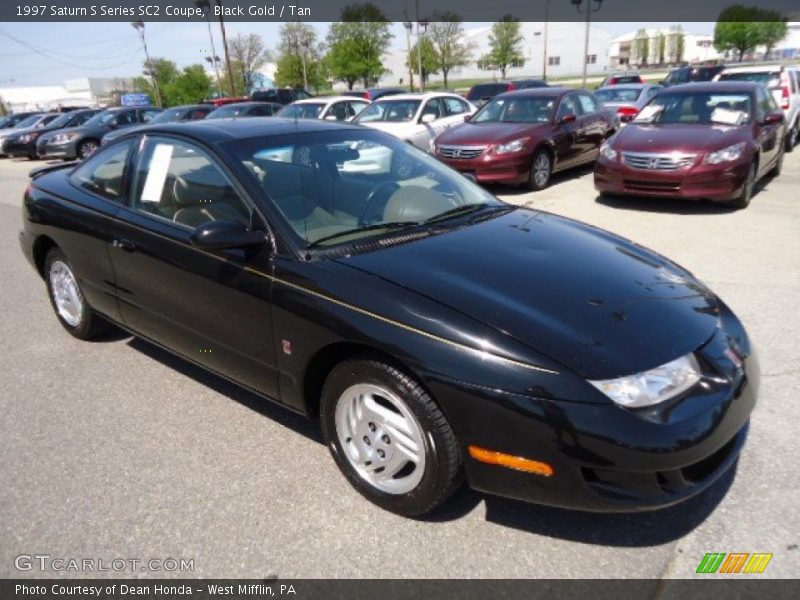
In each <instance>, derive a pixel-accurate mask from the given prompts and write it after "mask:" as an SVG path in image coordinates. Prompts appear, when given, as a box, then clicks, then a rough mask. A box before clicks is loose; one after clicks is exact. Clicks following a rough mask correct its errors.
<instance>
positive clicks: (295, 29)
mask: <svg viewBox="0 0 800 600" xmlns="http://www.w3.org/2000/svg"><path fill="white" fill-rule="evenodd" d="M280 36H281V41H280V43H279V44H278V61H277V63H278V64H277V67H278V70H277V71H276V72H275V82H276V83H277V84H278V85H280V86H289V87H312V88H314V89H321V88H325V87H328V85H327V81H326V79H327V72H326V69H325V65H324V63H323V61H322V52H323V46H322V44H321V43H320V42H319V41H318V40H317V30H316V29H314V27H312V26H311V25H309V24H308V23H300V22H297V23H284V24H283V25H282V26H281V30H280Z"/></svg>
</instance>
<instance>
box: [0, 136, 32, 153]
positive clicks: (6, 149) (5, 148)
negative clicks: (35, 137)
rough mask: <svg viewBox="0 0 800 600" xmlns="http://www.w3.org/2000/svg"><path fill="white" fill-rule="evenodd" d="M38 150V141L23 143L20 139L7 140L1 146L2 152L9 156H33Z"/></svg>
mask: <svg viewBox="0 0 800 600" xmlns="http://www.w3.org/2000/svg"><path fill="white" fill-rule="evenodd" d="M35 152H36V142H27V143H24V144H23V143H22V142H18V141H12V140H6V141H5V142H3V144H2V147H1V148H0V154H7V155H8V156H14V157H16V156H33V155H34V153H35Z"/></svg>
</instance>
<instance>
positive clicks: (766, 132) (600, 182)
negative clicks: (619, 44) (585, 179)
mask: <svg viewBox="0 0 800 600" xmlns="http://www.w3.org/2000/svg"><path fill="white" fill-rule="evenodd" d="M783 120H784V119H783V112H782V111H781V109H780V107H778V105H777V104H776V102H775V99H774V98H773V97H772V95H771V94H770V93H769V92H768V91H767V90H766V88H764V87H763V86H761V85H760V84H756V83H746V82H736V83H707V84H700V83H692V84H685V85H678V86H675V87H672V88H669V89H668V90H667V91H663V92H661V93H660V94H659V95H658V96H656V97H655V98H653V100H651V101H650V102H649V103H648V104H647V105H646V106H645V107H644V108H643V109H642V111H641V112H640V113H639V115H638V116H637V117H636V118H635V119H634V120H633V121H632V122H631V123H630V124H629V125H628V126H627V127H625V128H624V129H622V130H621V131H620V132H619V133H617V134H616V135H615V136H614V137H612V138H611V139H610V140H608V141H607V142H606V143H605V144H603V146H602V148H601V149H600V158H599V159H598V161H597V163H596V164H595V171H594V184H595V188H597V190H598V191H599V192H600V193H601V194H626V195H636V196H659V197H680V198H690V199H708V200H712V201H715V202H724V203H729V204H732V205H733V206H736V207H738V208H744V207H746V206H747V205H748V204H750V199H751V198H752V195H753V189H754V187H755V183H756V182H757V181H758V180H759V179H760V178H761V177H763V176H764V175H767V174H772V175H777V174H778V173H780V170H781V166H782V163H783V152H784V143H783V139H784V136H785V135H786V131H785V126H784V122H783Z"/></svg>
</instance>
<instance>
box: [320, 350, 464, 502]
mask: <svg viewBox="0 0 800 600" xmlns="http://www.w3.org/2000/svg"><path fill="white" fill-rule="evenodd" d="M320 412H321V420H322V432H323V435H324V437H325V443H326V444H327V446H328V449H329V450H330V452H331V454H332V455H333V459H334V461H335V462H336V465H337V466H338V467H339V469H340V470H341V471H342V473H343V474H344V475H345V477H346V478H347V480H348V481H349V482H350V484H351V485H352V486H353V487H354V488H355V489H356V490H357V491H358V492H359V493H360V494H361V495H363V496H364V497H365V498H367V499H368V500H370V501H371V502H373V503H375V504H377V505H378V506H380V507H381V508H384V509H386V510H388V511H391V512H394V513H397V514H399V515H404V516H418V515H423V514H425V513H428V512H430V511H431V510H433V509H434V508H436V507H437V506H439V505H440V504H442V503H443V502H444V501H445V500H446V499H447V498H448V497H449V496H450V495H451V494H452V493H453V492H454V491H455V490H456V488H457V487H458V486H459V484H460V482H461V456H460V453H459V450H458V444H457V442H456V437H455V434H454V433H453V430H452V429H451V428H450V425H449V423H448V422H447V419H446V418H445V416H444V414H443V413H442V411H441V410H440V409H439V407H438V406H437V404H436V403H435V402H434V401H433V399H432V398H431V397H430V396H429V395H428V393H427V392H426V391H425V390H424V389H423V388H422V387H421V386H420V385H419V384H418V383H417V382H416V381H414V380H413V379H412V378H410V377H408V376H407V375H405V374H404V373H403V372H401V371H400V370H398V369H397V368H395V367H393V366H391V365H388V364H386V363H383V362H380V361H377V360H372V359H369V358H363V359H351V360H347V361H345V362H343V363H341V364H339V365H337V366H336V367H334V369H333V370H332V371H331V372H330V374H329V375H328V377H327V379H326V380H325V385H324V386H323V388H322V400H321V404H320Z"/></svg>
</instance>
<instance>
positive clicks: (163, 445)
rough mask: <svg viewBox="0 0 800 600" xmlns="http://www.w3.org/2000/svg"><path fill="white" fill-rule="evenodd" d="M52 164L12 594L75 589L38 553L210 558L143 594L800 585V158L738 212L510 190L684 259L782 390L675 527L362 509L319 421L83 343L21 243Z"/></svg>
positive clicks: (450, 509)
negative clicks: (327, 584) (623, 580)
mask: <svg viewBox="0 0 800 600" xmlns="http://www.w3.org/2000/svg"><path fill="white" fill-rule="evenodd" d="M35 164H37V163H31V162H29V161H27V160H9V159H3V160H0V273H2V294H0V333H1V334H2V342H3V353H2V361H1V362H0V423H2V429H1V430H0V482H1V483H0V577H19V576H23V577H28V576H46V575H50V576H54V575H55V576H62V575H63V576H70V575H72V576H74V575H75V574H74V573H52V572H50V573H44V574H43V573H41V572H38V571H36V570H32V571H27V572H19V571H17V570H16V569H15V567H14V558H15V557H16V556H18V555H20V554H35V553H39V554H49V555H51V556H52V557H64V558H76V559H82V558H102V559H104V560H109V561H110V560H111V559H114V558H126V559H127V558H139V559H148V558H161V559H164V558H167V557H172V558H176V559H180V558H189V559H193V560H194V570H193V571H192V572H191V573H162V572H159V573H131V572H127V573H122V574H123V575H128V576H131V575H134V576H139V575H156V576H158V575H162V574H163V575H172V576H177V575H184V576H191V577H264V576H269V575H273V576H274V575H277V576H279V577H281V578H297V577H424V578H438V577H492V578H503V577H530V578H539V577H549V578H553V577H558V578H561V577H585V578H595V577H639V578H652V577H675V578H683V577H692V576H694V572H695V569H696V568H697V566H698V564H699V562H700V560H701V559H702V558H703V555H704V554H705V553H706V552H771V553H773V554H774V558H773V559H772V562H771V563H770V565H769V567H768V568H767V570H766V572H765V573H764V574H763V575H761V576H760V577H796V576H797V575H798V573H800V549H798V544H800V511H798V510H797V490H798V489H799V488H800V474H799V472H798V469H797V466H796V465H797V456H798V450H800V444H798V441H797V430H798V425H799V424H800V378H799V377H798V374H799V373H800V367H798V364H797V361H798V360H799V359H800V310H799V309H798V306H800V147H799V148H798V149H797V150H795V152H794V153H792V154H789V155H787V157H786V161H785V164H784V172H783V174H782V175H781V176H780V177H779V178H777V179H775V180H767V181H765V182H762V185H761V188H760V190H759V192H758V193H757V195H756V196H755V197H754V199H753V202H752V204H751V205H750V207H749V208H748V209H746V210H743V211H738V212H732V211H729V210H726V209H724V208H720V207H715V206H711V205H708V204H694V203H681V202H664V201H652V200H608V201H606V200H600V199H598V197H597V195H596V194H595V192H594V188H593V186H592V176H591V170H590V169H583V170H581V171H578V172H574V173H570V174H565V175H560V176H556V177H555V178H554V181H553V184H552V186H551V187H550V188H549V189H547V190H545V191H543V192H539V193H536V194H532V193H523V192H519V191H514V190H509V189H502V188H500V189H498V190H495V191H496V192H498V193H499V195H501V196H502V197H503V198H505V199H507V200H508V201H510V202H513V203H516V204H527V205H529V206H533V207H536V208H541V209H544V210H548V211H552V212H556V213H559V214H563V215H566V216H569V217H573V218H576V219H580V220H583V221H586V222H589V223H591V224H593V225H597V226H600V227H603V228H607V229H610V230H612V231H614V232H616V233H619V234H621V235H623V236H625V237H628V238H631V239H632V240H634V241H636V242H639V243H641V244H643V245H646V246H649V247H651V248H653V249H655V250H657V251H659V252H661V253H663V254H665V255H667V256H669V257H671V258H673V259H674V260H676V261H677V262H678V263H680V264H682V265H683V266H685V267H687V268H688V269H689V270H691V271H693V272H694V273H695V274H696V275H697V276H698V277H700V279H702V280H703V281H704V282H705V283H707V284H708V285H709V286H710V287H711V288H712V289H713V290H715V291H716V292H717V293H718V294H719V295H720V296H722V298H724V300H725V301H726V302H727V303H728V304H729V305H730V306H731V307H732V308H733V310H734V311H735V312H736V313H737V314H738V315H739V317H740V318H741V319H742V321H743V322H744V323H745V325H746V327H747V328H748V331H749V333H750V335H751V337H752V339H753V341H754V343H755V345H756V346H757V348H758V350H759V352H760V361H761V369H762V382H761V394H760V399H759V404H758V406H757V408H756V411H755V413H754V415H753V419H752V427H751V434H750V439H749V441H748V443H747V445H746V447H745V450H744V453H743V455H742V457H741V459H740V461H739V464H738V468H737V469H736V472H735V474H733V473H731V474H729V476H727V477H725V478H723V480H721V481H720V482H718V483H717V484H716V485H715V486H714V487H713V488H712V489H711V490H709V491H708V492H707V493H705V494H703V495H701V496H700V497H697V498H694V499H692V500H690V501H689V502H686V503H684V504H683V505H679V506H677V507H673V508H670V509H666V510H662V511H658V512H654V513H644V514H636V515H596V514H584V513H577V512H570V511H563V510H557V509H552V508H544V507H538V506H534V505H526V504H521V503H517V502H513V501H509V500H504V499H500V498H494V497H485V496H482V495H479V494H476V493H473V492H469V491H466V490H465V491H464V492H463V493H461V494H460V495H459V496H458V497H457V498H455V499H454V500H452V501H451V502H450V503H449V504H448V505H447V506H446V507H445V509H443V510H440V511H439V512H437V513H435V514H434V515H433V516H432V517H431V518H429V519H427V520H422V521H414V520H408V519H403V518H401V517H397V516H394V515H392V514H389V513H386V512H383V511H381V510H380V509H378V508H376V507H375V506H373V505H371V504H369V503H368V502H367V501H366V500H364V499H362V498H361V497H360V496H359V495H358V494H357V493H356V492H355V491H354V490H353V489H352V488H351V487H350V486H349V485H348V484H347V483H346V482H345V480H344V478H343V477H342V476H341V475H340V474H339V472H338V470H337V469H336V467H335V466H334V463H333V461H332V460H331V459H330V457H329V455H328V451H327V449H326V448H325V447H324V446H323V445H322V444H321V443H320V441H321V436H320V435H319V433H318V430H317V427H316V424H315V423H310V422H306V421H305V420H303V419H302V418H300V417H296V416H294V415H292V414H290V413H289V412H286V411H284V410H282V409H280V408H277V407H274V406H272V405H270V404H268V403H265V402H263V401H260V400H259V399H257V398H255V397H253V396H251V395H249V394H248V393H246V392H244V391H241V390H239V389H238V388H236V387H235V386H232V385H230V384H228V383H226V382H224V381H222V380H219V379H217V378H215V377H214V376H211V375H208V374H206V373H205V372H203V371H201V370H199V369H197V368H195V367H193V366H191V365H189V364H187V363H185V362H183V361H181V360H179V359H176V358H172V357H171V356H169V355H167V354H166V353H164V352H162V351H161V350H158V349H156V348H153V347H151V346H149V345H148V344H146V343H144V342H141V341H138V340H136V339H132V338H129V337H124V336H121V335H117V336H115V337H111V338H108V339H106V340H103V341H99V342H95V343H85V342H79V341H77V340H74V339H73V338H71V337H70V336H69V335H68V334H67V333H66V332H64V331H63V330H62V329H61V327H60V326H59V325H58V323H57V321H56V318H55V316H54V315H53V313H52V311H51V309H50V305H49V303H48V300H47V296H46V294H45V288H44V284H43V282H42V281H41V280H40V279H39V278H38V276H36V275H35V273H34V272H33V270H32V269H31V268H30V267H29V266H28V264H27V263H26V262H25V260H24V258H23V256H22V254H21V253H20V251H19V248H18V243H17V231H18V230H19V228H20V225H21V209H20V204H21V198H22V193H23V190H24V189H25V186H26V184H27V172H28V170H29V169H30V168H31V167H32V166H34V165H35ZM86 575H91V574H86ZM94 575H117V574H116V573H94ZM738 576H739V575H737V577H738ZM741 576H742V577H745V576H744V575H741ZM705 577H709V576H708V575H706V576H705Z"/></svg>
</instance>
